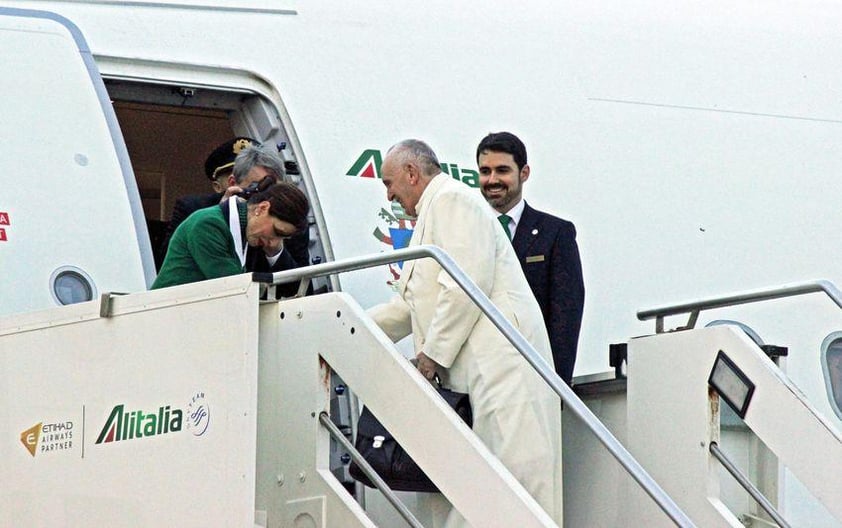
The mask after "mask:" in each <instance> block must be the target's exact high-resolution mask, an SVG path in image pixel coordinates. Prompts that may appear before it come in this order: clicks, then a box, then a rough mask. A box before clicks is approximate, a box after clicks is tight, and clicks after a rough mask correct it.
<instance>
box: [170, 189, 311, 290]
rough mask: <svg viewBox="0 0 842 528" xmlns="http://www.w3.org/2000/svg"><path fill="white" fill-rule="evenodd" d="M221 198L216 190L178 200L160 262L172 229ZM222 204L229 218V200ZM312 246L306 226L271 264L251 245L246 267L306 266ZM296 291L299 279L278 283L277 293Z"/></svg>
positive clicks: (280, 268) (264, 269) (263, 269)
mask: <svg viewBox="0 0 842 528" xmlns="http://www.w3.org/2000/svg"><path fill="white" fill-rule="evenodd" d="M221 199H222V193H213V194H205V195H201V196H185V197H183V198H179V199H177V200H176V201H175V206H174V207H173V211H172V217H171V218H170V225H169V228H168V229H167V234H166V236H165V238H164V242H163V246H162V248H161V251H162V256H161V262H163V256H165V255H166V252H167V247H168V246H169V243H170V237H172V234H173V232H175V229H176V228H177V227H178V226H179V224H181V222H183V221H184V220H185V219H186V218H187V217H188V216H190V215H191V214H193V213H194V212H196V211H198V210H199V209H204V208H205V207H212V206H214V205H219V200H221ZM222 208H223V212H224V215H225V221H226V222H227V221H228V204H227V203H225V204H222ZM309 247H310V231H309V229H305V230H304V231H302V232H300V233H297V234H295V235H294V236H293V237H291V238H289V239H287V240H285V241H284V252H283V253H281V256H280V257H279V258H278V260H277V262H275V265H274V266H270V265H269V261H268V260H267V259H266V254H265V253H263V251H262V250H260V249H257V248H252V247H249V248H248V249H247V250H246V266H245V267H246V271H259V272H269V273H274V272H276V271H283V270H287V269H292V268H298V267H301V266H307V265H309V264H310V250H309ZM297 291H298V283H297V282H293V283H287V284H282V285H279V286H278V291H277V293H278V295H280V296H283V297H291V296H293V295H295V294H296V292H297ZM312 291H313V287H312V285H310V287H309V288H308V290H307V293H308V294H310V293H312Z"/></svg>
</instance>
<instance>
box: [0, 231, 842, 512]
mask: <svg viewBox="0 0 842 528" xmlns="http://www.w3.org/2000/svg"><path fill="white" fill-rule="evenodd" d="M414 258H435V259H436V260H437V261H438V262H439V264H440V265H441V266H442V267H443V268H444V269H445V270H447V271H448V272H449V273H451V275H453V276H454V278H455V279H456V281H457V282H458V283H459V284H460V285H461V286H462V287H463V288H464V289H465V291H466V292H467V294H468V295H469V296H470V297H471V298H472V299H473V300H474V302H476V303H477V304H478V305H479V306H480V308H481V309H482V310H483V311H484V312H485V314H486V316H487V317H489V318H490V319H491V320H492V321H493V322H494V324H495V325H496V326H497V327H498V328H499V329H500V330H501V332H503V333H504V334H505V335H506V336H507V337H508V338H509V339H511V340H512V342H513V344H514V345H515V347H516V348H517V349H518V350H519V351H520V352H521V353H522V354H523V355H524V358H525V360H526V361H528V362H529V363H530V364H531V365H532V366H533V367H534V368H535V369H536V370H537V371H538V373H539V374H540V375H541V377H542V378H543V379H544V380H545V381H546V382H547V383H548V384H549V386H550V387H552V388H553V390H554V391H556V392H557V393H558V394H559V396H560V397H561V399H562V400H563V408H564V410H563V411H562V412H563V423H564V442H565V443H564V447H563V449H564V475H565V483H564V494H565V496H564V499H565V500H564V509H565V519H564V525H565V526H568V527H569V526H661V525H663V526H673V525H677V526H706V527H707V526H741V524H739V520H738V519H737V517H736V516H735V515H734V514H733V513H732V512H730V511H728V509H727V508H726V507H725V506H724V504H723V503H722V501H721V500H720V499H719V497H718V488H717V485H716V482H717V479H718V477H717V476H716V475H715V467H718V466H716V464H719V463H720V462H719V461H718V460H717V454H716V447H714V449H713V451H711V446H716V445H717V443H718V439H719V437H718V414H717V413H718V412H719V406H720V404H719V395H718V393H717V392H716V391H715V390H713V389H711V388H710V385H709V383H708V378H709V373H710V370H711V368H712V366H713V365H714V363H715V361H716V357H717V354H718V353H719V351H720V350H722V351H723V352H724V353H726V354H728V358H729V359H730V360H731V361H732V362H733V364H735V365H736V366H737V367H738V368H739V369H740V371H741V372H742V373H743V374H744V375H745V376H746V377H747V378H748V379H750V380H751V381H752V383H754V385H755V388H754V392H753V399H752V401H751V402H750V404H749V405H748V406H747V412H746V414H745V420H746V423H748V424H749V425H750V426H751V428H752V429H753V430H754V431H755V432H756V433H757V434H758V435H760V436H763V438H764V441H766V442H767V444H768V445H769V446H770V448H771V449H773V450H774V451H775V453H776V454H777V456H779V457H780V458H781V461H782V462H785V463H786V464H788V465H789V466H790V467H792V468H793V470H794V471H798V472H799V475H801V476H802V478H803V479H804V481H805V483H806V484H808V485H809V486H810V487H811V489H813V490H815V493H816V495H817V497H819V499H820V500H821V502H823V503H824V504H825V505H826V506H828V507H829V508H830V509H832V511H833V513H834V515H835V516H836V517H837V518H842V512H839V511H838V508H839V506H838V504H830V503H833V500H832V497H838V496H840V495H839V492H840V491H842V489H840V487H839V483H838V482H834V478H831V476H832V475H834V474H835V475H839V474H842V472H840V470H842V467H840V464H842V457H837V456H835V453H838V452H839V450H840V439H839V435H838V433H837V432H836V431H835V430H833V428H832V427H830V426H828V424H826V423H825V422H824V421H823V420H822V417H821V416H820V415H819V414H818V413H815V412H811V409H810V407H809V404H808V403H807V402H806V400H804V399H803V398H801V397H800V395H799V393H798V391H797V389H795V388H794V387H793V386H792V385H791V384H790V383H789V382H788V380H787V379H786V377H785V376H783V375H782V374H781V373H780V371H779V370H777V369H776V367H775V366H774V364H772V363H771V362H770V361H769V360H768V358H767V357H766V356H765V355H763V354H762V352H760V351H759V350H758V349H757V347H756V345H755V344H754V343H752V342H751V341H750V340H748V339H746V338H745V337H744V336H742V335H741V334H740V333H739V331H737V330H735V329H733V328H728V327H721V328H713V329H704V330H698V331H697V330H688V331H683V332H675V333H657V334H655V335H653V336H647V337H641V338H637V339H633V340H631V341H630V342H629V344H628V356H627V358H628V370H627V374H628V376H627V377H622V379H620V378H618V379H615V380H614V381H615V382H622V383H625V384H627V388H625V389H623V390H617V391H614V392H613V393H612V395H611V396H610V398H608V399H610V400H611V401H610V402H609V401H608V399H606V398H603V397H602V396H600V397H598V398H595V397H592V396H588V395H587V394H585V396H584V397H583V398H582V399H580V398H579V397H578V396H577V395H576V394H575V393H574V392H573V390H571V389H570V388H569V387H568V386H567V385H565V384H564V383H563V382H562V381H561V380H560V378H558V377H557V376H556V375H555V373H554V372H553V371H552V369H551V368H550V367H549V366H548V365H546V364H545V363H544V362H543V361H542V360H541V359H540V357H539V356H538V355H537V353H535V351H534V350H533V349H532V348H531V346H530V345H529V343H527V342H525V340H524V339H523V337H522V336H520V334H519V333H518V332H517V331H516V330H515V329H514V328H513V327H512V326H511V325H510V324H509V323H508V321H506V320H505V318H503V317H502V315H501V314H500V312H499V311H497V310H496V308H495V307H494V306H493V305H492V304H491V303H490V301H489V300H488V298H487V297H485V296H484V294H482V292H481V291H480V290H479V289H478V288H477V287H476V286H475V285H474V284H473V282H472V281H471V280H470V278H468V277H466V276H465V275H464V274H463V273H462V272H461V271H460V270H459V269H458V267H457V266H456V265H455V263H454V262H453V261H452V259H450V258H449V256H447V255H446V254H445V253H444V252H442V251H441V250H440V249H438V248H435V247H431V246H419V247H415V248H409V249H403V250H397V251H395V252H394V253H389V254H378V255H372V256H367V257H360V258H356V259H349V260H346V261H337V262H331V263H325V264H319V265H316V266H311V267H309V268H300V269H297V270H289V271H285V272H280V273H277V274H274V275H269V276H251V275H242V276H236V277H228V278H224V279H217V280H213V281H205V282H202V283H196V284H189V285H184V286H180V287H176V288H167V289H162V290H155V291H150V292H141V293H137V294H131V295H117V294H103V296H102V298H101V299H100V300H99V301H94V302H89V303H81V304H78V305H71V306H65V307H61V308H56V309H51V310H45V311H42V312H34V313H30V314H22V315H16V316H11V317H6V318H3V319H0V372H2V374H0V376H1V377H0V379H2V380H3V389H4V390H3V391H2V393H3V394H4V398H5V400H6V401H4V405H3V406H0V433H2V438H3V440H2V442H3V445H4V453H7V456H6V458H7V459H8V463H6V464H4V465H2V466H0V478H2V479H3V481H4V482H6V483H7V484H6V485H4V489H3V491H2V492H0V526H19V525H24V524H29V525H47V524H50V525H53V524H55V525H62V526H92V525H108V526H127V527H128V526H132V527H136V526H160V525H161V524H165V525H172V526H247V527H249V528H251V527H253V526H265V527H270V526H271V527H296V528H299V527H342V528H345V527H354V526H365V527H369V526H384V527H389V528H399V527H402V526H413V527H414V526H422V525H423V524H422V523H421V522H420V521H419V520H418V519H417V518H415V516H414V515H413V513H412V512H411V511H410V508H407V507H406V506H405V505H404V504H403V503H402V502H401V501H400V500H399V499H400V497H398V495H397V494H394V493H392V492H391V491H390V490H388V489H383V490H381V491H379V492H376V493H373V492H371V490H368V492H367V493H361V490H362V487H361V485H353V484H350V485H349V482H347V480H346V479H345V477H344V475H345V471H344V466H345V465H347V463H348V462H349V461H350V460H351V459H352V458H355V457H357V454H356V453H355V451H354V449H353V447H352V445H351V444H350V442H349V438H352V437H353V429H354V427H355V420H354V419H353V416H354V415H355V413H356V412H358V409H359V406H358V404H357V399H359V400H361V401H362V402H364V403H365V405H366V406H368V407H370V408H371V409H372V411H373V412H374V413H375V414H376V415H377V416H378V418H379V419H380V420H381V422H382V423H383V424H384V425H385V426H386V427H387V428H388V429H389V430H390V431H391V432H392V433H393V434H394V436H395V437H396V438H397V439H398V441H400V443H401V444H402V445H403V446H404V448H405V449H406V451H407V452H408V453H409V454H410V456H412V457H413V459H414V460H416V462H417V463H418V464H419V465H420V466H421V467H422V469H423V470H424V471H425V472H426V473H427V474H428V476H429V477H430V478H431V479H432V480H433V482H434V483H435V484H436V485H437V486H438V487H439V489H440V490H441V491H442V493H443V494H444V495H445V496H446V497H447V499H448V500H449V501H450V502H451V503H452V504H453V505H454V507H456V508H457V509H458V510H459V511H460V513H462V514H463V516H464V517H465V518H466V519H467V520H468V521H469V522H470V523H471V524H472V525H473V526H478V527H480V526H482V527H496V526H500V527H509V526H518V527H531V526H541V527H545V526H556V524H555V522H554V521H553V520H552V519H550V518H549V516H547V514H546V513H545V512H544V511H543V510H542V509H541V508H540V506H538V504H537V503H536V502H535V501H534V500H533V499H532V497H531V496H529V494H528V493H526V491H525V490H524V489H523V488H522V486H521V485H520V484H519V483H518V482H517V481H516V480H515V479H514V478H513V477H512V475H511V474H510V473H509V472H508V471H507V470H506V468H505V467H504V466H503V465H502V464H501V463H500V462H499V461H498V460H497V459H496V458H495V457H494V456H493V455H492V454H491V453H490V452H489V451H488V449H487V448H485V446H484V445H483V444H482V442H481V441H480V440H479V439H478V438H477V437H476V436H475V435H474V434H473V433H472V432H471V431H470V429H469V428H468V427H467V426H466V425H465V424H464V423H463V422H462V421H461V420H460V419H459V418H458V417H457V416H456V415H455V413H453V412H452V411H451V410H450V409H449V407H447V406H446V404H445V403H444V402H443V401H442V400H441V399H440V398H439V397H438V395H437V394H436V392H435V391H434V390H433V388H432V387H431V386H430V384H429V383H428V382H427V381H426V380H424V379H423V377H421V376H420V374H418V372H417V371H416V370H415V369H414V368H413V367H412V366H411V364H410V363H409V362H408V360H407V358H406V357H405V356H404V355H403V354H402V353H401V352H400V351H399V350H398V349H397V348H396V347H395V345H393V344H392V343H391V342H390V341H389V340H388V338H387V337H386V336H385V335H384V334H383V332H382V331H380V330H379V328H378V327H377V326H376V325H375V324H374V323H373V321H372V320H371V319H370V318H369V317H368V316H367V315H366V313H365V311H364V310H363V308H362V307H360V306H359V304H358V303H357V302H356V301H355V300H354V299H353V298H351V297H350V296H349V295H347V294H345V293H325V294H321V295H315V296H307V297H303V296H302V297H296V298H291V299H285V300H282V301H270V302H267V301H265V300H261V298H263V297H265V293H266V290H267V289H270V290H271V288H272V287H273V286H272V285H273V284H279V283H282V282H290V281H297V280H301V279H310V278H314V277H319V276H326V275H333V274H338V273H347V272H352V271H355V270H358V269H362V268H366V267H371V266H380V265H384V264H387V263H389V262H396V261H399V260H403V261H405V260H410V259H414ZM305 282H306V281H305ZM303 288H305V286H304V285H302V289H303ZM269 297H270V298H271V297H272V295H271V294H270V295H269ZM663 362H670V364H671V365H673V366H674V365H675V364H677V363H676V362H681V365H682V368H681V369H676V370H680V371H681V376H676V377H675V378H674V379H669V380H665V379H664V377H663V376H660V375H658V372H661V371H662V370H663ZM685 363H686V365H685ZM616 384H617V383H615V385H616ZM350 394H352V395H353V398H347V399H345V398H342V399H341V400H342V401H343V402H344V401H348V402H352V404H351V405H350V406H349V407H348V408H343V409H337V401H338V399H337V395H343V396H344V395H350ZM597 402H598V403H599V404H597ZM343 406H344V403H343ZM348 409H350V410H348ZM592 409H593V410H592ZM772 409H775V412H774V413H772V411H771V410H772ZM594 411H595V412H594ZM611 413H613V414H611ZM783 413H786V414H785V415H784V414H783ZM783 416H786V419H785V420H784V419H783V418H782V417H783ZM599 417H602V418H603V420H600V419H599ZM781 421H787V422H789V424H786V426H785V427H784V428H783V429H781V428H779V427H778V424H780V422H781ZM606 424H607V425H606ZM795 431H797V432H798V434H799V435H800V436H801V437H802V438H803V437H804V435H805V434H806V435H808V436H807V437H806V438H808V441H809V442H811V445H813V444H812V442H814V441H815V442H816V444H815V445H816V446H817V449H822V450H825V451H824V452H825V453H834V455H833V456H823V457H821V459H817V460H819V461H816V460H809V459H810V458H811V457H810V456H809V455H810V454H811V453H809V452H808V453H806V455H807V456H805V453H804V452H803V450H801V452H799V453H800V454H799V453H796V452H795V451H798V450H795V449H793V448H792V446H791V444H792V442H791V439H792V435H793V434H795ZM62 432H64V433H68V432H70V433H72V434H71V435H70V436H71V438H69V439H68V438H67V435H66V434H65V435H64V437H62V436H61V433H62ZM432 445H435V446H436V448H435V449H431V448H430V446H432ZM442 452H445V453H448V456H447V457H442V456H441V453H442ZM720 454H721V453H720ZM840 454H842V453H840ZM723 458H724V457H723ZM813 458H815V457H813ZM828 460H830V462H828ZM796 468H798V469H796ZM585 475H591V476H590V477H589V478H584V476H585ZM377 503H379V504H380V505H379V506H377V507H376V508H375V504H377ZM384 503H385V504H386V507H382V505H383V504H384Z"/></svg>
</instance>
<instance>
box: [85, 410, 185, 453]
mask: <svg viewBox="0 0 842 528" xmlns="http://www.w3.org/2000/svg"><path fill="white" fill-rule="evenodd" d="M183 416H184V413H183V412H182V410H181V409H173V408H172V407H171V406H169V405H165V406H162V407H159V408H158V410H157V411H154V412H144V411H140V410H137V411H128V412H127V411H126V406H125V405H124V404H122V403H121V404H120V405H116V406H114V408H113V409H112V410H111V414H110V415H109V416H108V420H107V421H106V422H105V426H104V427H103V428H102V431H100V433H99V436H98V437H97V439H96V443H97V444H107V443H109V442H120V441H123V440H132V439H135V438H144V437H148V436H156V435H161V434H167V433H175V432H178V431H181V427H182V423H183Z"/></svg>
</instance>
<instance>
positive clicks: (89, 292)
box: [50, 266, 96, 304]
mask: <svg viewBox="0 0 842 528" xmlns="http://www.w3.org/2000/svg"><path fill="white" fill-rule="evenodd" d="M50 291H51V293H52V294H53V299H54V300H55V301H56V302H57V303H59V304H74V303H80V302H86V301H90V300H92V299H93V298H94V294H95V293H96V288H95V287H94V284H93V281H92V280H91V277H90V276H89V275H88V274H87V273H85V272H84V271H82V270H80V269H79V268H75V267H72V266H65V267H62V268H59V269H57V270H55V271H54V272H53V274H52V276H51V277H50Z"/></svg>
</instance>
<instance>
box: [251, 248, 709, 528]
mask: <svg viewBox="0 0 842 528" xmlns="http://www.w3.org/2000/svg"><path fill="white" fill-rule="evenodd" d="M427 257H429V258H433V259H435V260H436V262H438V264H439V265H440V266H441V267H442V269H444V270H445V271H446V272H447V273H448V274H450V276H451V277H452V278H453V280H455V281H456V283H457V284H459V286H460V287H461V288H462V289H463V290H464V291H465V293H466V294H467V295H468V297H470V298H471V300H472V301H473V302H474V303H475V304H476V305H477V306H478V307H479V308H480V310H482V312H483V313H484V314H485V315H486V316H487V317H488V318H489V319H490V320H491V322H492V323H494V326H496V327H497V328H498V329H499V330H500V331H501V332H502V333H503V335H504V336H505V337H506V338H507V339H508V340H509V341H510V342H511V343H512V344H513V345H514V347H515V348H516V349H517V350H518V352H520V353H521V355H523V357H525V358H526V360H527V361H528V362H529V364H530V365H532V367H533V368H534V369H535V370H536V371H537V372H538V374H539V375H540V376H541V377H542V378H543V379H544V381H546V382H547V384H548V385H549V386H550V387H551V388H552V389H553V391H555V393H556V394H558V395H559V397H561V399H562V401H564V403H565V404H566V405H567V409H569V410H570V411H572V412H573V413H574V414H575V415H576V416H578V417H579V418H580V419H581V420H582V422H584V424H585V425H586V426H587V427H588V428H589V429H590V430H591V432H593V434H594V435H595V436H596V438H597V439H598V440H599V441H600V442H602V444H603V445H604V446H605V448H606V449H608V451H609V452H610V453H611V455H613V456H614V458H616V459H617V461H618V462H619V463H620V465H621V466H623V468H624V469H625V470H626V471H627V472H628V473H629V475H631V477H632V478H634V479H635V480H636V481H637V483H638V484H639V485H640V486H641V487H642V488H643V490H644V491H645V492H646V493H647V494H648V495H649V496H650V497H652V499H653V500H654V501H655V503H656V504H657V505H658V506H659V507H660V508H661V510H663V512H664V513H665V514H666V515H667V516H668V517H669V518H670V519H671V520H672V521H673V522H674V523H675V524H676V525H677V526H681V527H694V526H695V524H694V523H693V521H691V520H690V518H689V517H688V516H687V514H685V513H684V511H682V510H681V508H679V507H678V505H677V504H676V503H675V502H674V501H673V500H672V498H671V497H670V496H669V495H667V493H666V492H665V491H664V490H663V489H662V488H661V487H660V485H658V483H657V482H655V480H654V479H653V478H652V477H651V476H650V475H649V473H647V472H646V470H645V469H643V466H641V465H640V463H639V462H638V461H637V460H636V459H635V458H634V457H633V456H632V455H631V454H630V453H629V452H628V450H626V448H625V447H624V446H623V444H621V443H620V442H619V441H618V440H617V439H616V438H615V437H614V435H613V434H611V431H609V430H608V428H607V427H605V425H604V424H603V423H602V422H601V421H599V419H598V418H597V417H596V416H595V415H594V414H593V413H592V412H591V410H590V409H588V407H587V406H586V405H585V404H584V403H583V402H582V400H580V399H579V398H578V397H577V396H576V394H575V393H574V392H573V389H571V388H570V387H568V386H567V384H566V383H564V381H562V379H561V378H560V377H559V376H558V374H556V372H555V371H554V370H553V369H552V368H551V367H550V365H549V364H547V362H546V361H545V360H544V358H543V357H541V356H540V355H539V354H538V352H537V351H536V350H535V349H534V348H533V347H532V345H531V344H530V343H529V342H528V341H527V340H526V339H525V338H524V337H523V336H522V335H521V333H520V332H519V331H518V330H517V329H516V328H515V327H514V326H512V324H511V323H510V322H509V321H508V319H506V317H505V316H504V315H503V313H502V312H500V310H498V309H497V307H496V306H495V305H494V303H492V302H491V300H490V299H489V298H488V296H486V295H485V293H484V292H483V291H482V290H481V289H479V287H478V286H477V285H476V284H475V283H474V281H473V280H471V278H470V277H468V275H467V274H465V272H464V271H462V269H461V268H460V267H459V265H458V264H456V261H454V260H453V259H452V258H451V257H450V255H448V254H447V253H446V252H445V251H443V250H442V249H441V248H438V247H436V246H431V245H419V246H413V247H410V248H405V249H398V250H395V251H393V252H389V253H380V254H377V255H367V256H362V257H354V258H349V259H343V260H337V261H334V262H326V263H323V264H315V265H313V266H307V267H302V268H294V269H290V270H285V271H279V272H277V273H272V274H269V273H254V274H252V276H253V279H254V280H255V281H256V282H267V283H268V282H271V283H272V284H282V283H287V282H292V281H296V280H302V279H312V278H315V277H321V276H325V275H331V274H334V273H338V272H347V271H354V270H359V269H364V268H369V267H373V266H379V265H383V264H390V263H393V262H398V261H407V260H415V259H419V258H427Z"/></svg>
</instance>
